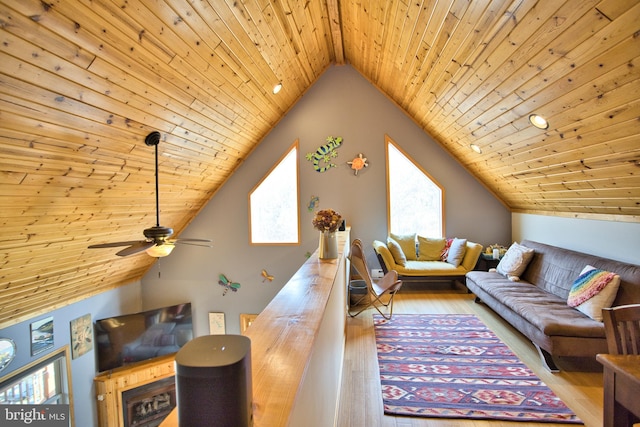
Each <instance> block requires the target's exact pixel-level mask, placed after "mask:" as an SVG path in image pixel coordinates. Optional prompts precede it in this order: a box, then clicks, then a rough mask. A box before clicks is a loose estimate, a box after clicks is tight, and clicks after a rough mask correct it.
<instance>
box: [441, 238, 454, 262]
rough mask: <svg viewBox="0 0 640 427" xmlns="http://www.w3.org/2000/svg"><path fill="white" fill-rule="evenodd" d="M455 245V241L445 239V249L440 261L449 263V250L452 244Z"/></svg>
mask: <svg viewBox="0 0 640 427" xmlns="http://www.w3.org/2000/svg"><path fill="white" fill-rule="evenodd" d="M452 243H453V239H445V241H444V248H442V253H441V254H440V259H441V260H442V261H444V262H447V258H448V257H449V249H450V248H451V244H452Z"/></svg>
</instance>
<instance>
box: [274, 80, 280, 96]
mask: <svg viewBox="0 0 640 427" xmlns="http://www.w3.org/2000/svg"><path fill="white" fill-rule="evenodd" d="M280 90H282V82H278V83H277V84H276V85H275V86H274V87H273V94H274V95H275V94H276V93H278V92H280Z"/></svg>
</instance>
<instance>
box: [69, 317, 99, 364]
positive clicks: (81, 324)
mask: <svg viewBox="0 0 640 427" xmlns="http://www.w3.org/2000/svg"><path fill="white" fill-rule="evenodd" d="M69 329H70V333H71V337H70V340H69V341H70V342H71V358H72V359H75V358H78V357H80V356H82V355H84V354H86V353H88V352H89V351H91V350H93V323H92V322H91V314H85V315H84V316H80V317H78V318H76V319H73V320H72V321H71V322H70V323H69Z"/></svg>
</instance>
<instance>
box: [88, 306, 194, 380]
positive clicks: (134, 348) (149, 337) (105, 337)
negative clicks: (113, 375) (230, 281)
mask: <svg viewBox="0 0 640 427" xmlns="http://www.w3.org/2000/svg"><path fill="white" fill-rule="evenodd" d="M95 335H96V347H97V351H96V353H97V359H98V371H99V372H104V371H108V370H111V369H115V368H119V367H121V366H126V365H129V364H131V363H135V362H140V361H143V360H149V359H153V358H155V357H160V356H164V355H166V354H171V353H175V352H177V351H178V350H179V349H180V348H181V347H182V346H183V345H185V344H186V343H187V342H188V341H189V340H191V339H192V338H193V321H192V318H191V303H184V304H178V305H173V306H170V307H163V308H158V309H155V310H148V311H143V312H141V313H133V314H125V315H121V316H114V317H108V318H106V319H100V320H96V322H95Z"/></svg>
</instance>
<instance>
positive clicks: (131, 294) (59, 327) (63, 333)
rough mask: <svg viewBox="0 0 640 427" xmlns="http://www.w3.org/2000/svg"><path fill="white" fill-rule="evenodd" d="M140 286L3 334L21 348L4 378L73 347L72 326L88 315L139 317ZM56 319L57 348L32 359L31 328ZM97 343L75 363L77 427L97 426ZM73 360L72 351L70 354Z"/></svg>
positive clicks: (110, 293)
mask: <svg viewBox="0 0 640 427" xmlns="http://www.w3.org/2000/svg"><path fill="white" fill-rule="evenodd" d="M140 296H141V294H140V283H139V282H135V283H132V284H130V285H127V286H123V287H120V288H117V289H114V290H111V291H107V292H104V293H102V294H100V295H97V296H95V297H92V298H89V299H86V300H84V301H81V302H78V303H75V304H71V305H68V306H66V307H63V308H61V309H59V310H55V311H53V312H51V313H49V314H47V315H45V316H38V317H37V318H34V319H31V320H29V321H26V322H21V323H18V324H16V325H13V326H10V327H8V328H4V329H1V330H0V337H4V338H11V339H13V340H14V341H15V343H16V347H17V355H16V358H15V360H14V361H13V362H11V364H9V366H7V367H6V368H5V370H3V371H2V373H0V376H2V377H4V376H5V375H7V374H10V373H11V372H13V371H15V370H17V369H19V368H21V367H23V366H25V365H28V364H29V363H32V362H34V361H36V360H38V359H40V358H42V357H43V356H46V355H47V354H49V353H51V352H52V351H53V350H55V349H59V348H60V347H63V346H65V345H69V344H70V322H71V321H72V320H74V319H77V318H78V317H80V316H84V315H85V314H87V313H90V314H91V320H92V321H95V320H96V319H102V318H105V317H110V316H115V315H119V314H124V313H135V312H137V311H140V310H141V307H142V304H141V299H140ZM49 316H53V336H54V346H53V349H52V350H49V351H45V352H42V353H40V354H37V355H36V356H31V346H30V340H31V339H30V333H29V331H30V324H31V323H33V322H34V321H37V320H41V319H44V318H46V317H49ZM95 349H96V343H95V341H94V347H93V350H92V351H89V352H87V353H85V354H83V355H82V356H79V357H78V358H76V359H74V360H71V377H72V384H71V385H72V393H73V409H74V414H75V425H76V427H86V426H93V425H97V422H98V418H97V409H96V402H95V398H94V396H95V388H94V387H93V378H94V377H95V375H96V366H97V364H96V352H95ZM69 358H70V359H71V351H69Z"/></svg>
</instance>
